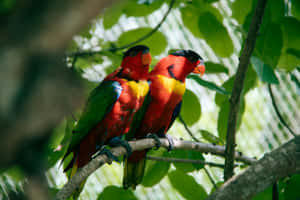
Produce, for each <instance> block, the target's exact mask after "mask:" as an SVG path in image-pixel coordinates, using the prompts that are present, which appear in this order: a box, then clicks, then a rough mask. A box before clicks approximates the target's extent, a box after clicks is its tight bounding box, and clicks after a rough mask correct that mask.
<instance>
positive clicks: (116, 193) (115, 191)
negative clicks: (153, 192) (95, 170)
mask: <svg viewBox="0 0 300 200" xmlns="http://www.w3.org/2000/svg"><path fill="white" fill-rule="evenodd" d="M97 199H98V200H111V199H126V200H137V197H136V196H135V195H134V193H133V192H132V191H131V190H125V189H123V188H120V187H117V186H107V187H106V188H104V190H103V191H102V192H101V194H100V195H99V196H98V198H97Z"/></svg>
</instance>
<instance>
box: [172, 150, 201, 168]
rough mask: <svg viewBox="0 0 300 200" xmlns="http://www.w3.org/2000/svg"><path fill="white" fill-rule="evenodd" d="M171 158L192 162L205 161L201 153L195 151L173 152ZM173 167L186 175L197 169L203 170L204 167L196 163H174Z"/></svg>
mask: <svg viewBox="0 0 300 200" xmlns="http://www.w3.org/2000/svg"><path fill="white" fill-rule="evenodd" d="M170 157H172V158H180V159H191V160H204V157H203V156H202V154H201V153H199V152H195V151H189V150H173V151H171V152H170ZM173 165H174V166H175V167H176V169H178V170H180V171H182V172H184V173H187V172H192V171H194V170H195V169H197V170H198V169H201V168H203V165H201V164H194V163H180V162H174V163H173Z"/></svg>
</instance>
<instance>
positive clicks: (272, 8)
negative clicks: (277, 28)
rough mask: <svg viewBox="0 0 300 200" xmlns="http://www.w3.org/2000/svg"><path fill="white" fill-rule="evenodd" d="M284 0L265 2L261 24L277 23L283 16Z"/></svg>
mask: <svg viewBox="0 0 300 200" xmlns="http://www.w3.org/2000/svg"><path fill="white" fill-rule="evenodd" d="M284 1H285V0H269V1H268V3H267V7H266V11H265V15H264V20H263V25H266V24H268V23H271V22H273V23H278V22H279V21H280V20H281V18H283V17H284V12H285V2H284Z"/></svg>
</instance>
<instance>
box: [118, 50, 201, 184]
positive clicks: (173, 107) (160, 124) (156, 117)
mask: <svg viewBox="0 0 300 200" xmlns="http://www.w3.org/2000/svg"><path fill="white" fill-rule="evenodd" d="M191 72H194V73H197V74H201V75H203V74H204V72H205V67H204V62H203V59H202V58H201V57H200V56H199V55H198V54H197V53H195V52H194V51H191V50H179V51H176V52H174V53H172V54H170V55H168V56H167V57H164V58H163V59H161V60H160V61H159V62H158V63H157V65H156V66H155V67H154V69H153V71H151V73H150V74H149V78H148V81H149V83H150V89H149V94H148V95H147V98H146V99H145V101H144V105H143V106H142V108H141V109H140V111H139V112H138V113H137V114H136V115H137V116H139V117H141V120H140V121H138V120H137V121H134V122H133V124H132V127H131V130H130V132H129V133H128V134H127V135H126V139H127V140H131V139H134V138H135V139H140V138H145V137H146V136H147V134H149V133H152V134H156V135H157V136H158V137H165V136H166V135H165V134H166V132H167V131H168V129H169V128H170V127H171V125H172V124H173V122H174V120H175V118H176V117H177V116H178V115H179V112H180V108H181V101H182V96H183V94H184V92H185V78H186V76H187V75H188V74H189V73H191ZM135 118H136V117H135ZM146 153H147V150H143V151H135V152H133V153H132V155H131V156H130V157H129V158H125V160H124V177H123V187H124V188H129V187H132V188H133V189H135V187H136V185H138V184H139V183H141V181H142V178H143V174H144V170H145V157H146Z"/></svg>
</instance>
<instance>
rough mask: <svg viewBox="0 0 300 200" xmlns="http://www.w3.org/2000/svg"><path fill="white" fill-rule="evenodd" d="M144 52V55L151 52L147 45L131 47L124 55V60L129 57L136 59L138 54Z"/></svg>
mask: <svg viewBox="0 0 300 200" xmlns="http://www.w3.org/2000/svg"><path fill="white" fill-rule="evenodd" d="M140 51H141V52H142V53H143V54H144V53H148V52H149V48H148V47H147V46H145V45H137V46H134V47H131V48H130V49H128V50H127V51H126V52H125V53H124V54H123V59H124V58H125V57H127V56H131V57H134V56H136V55H137V54H138V52H140Z"/></svg>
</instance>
